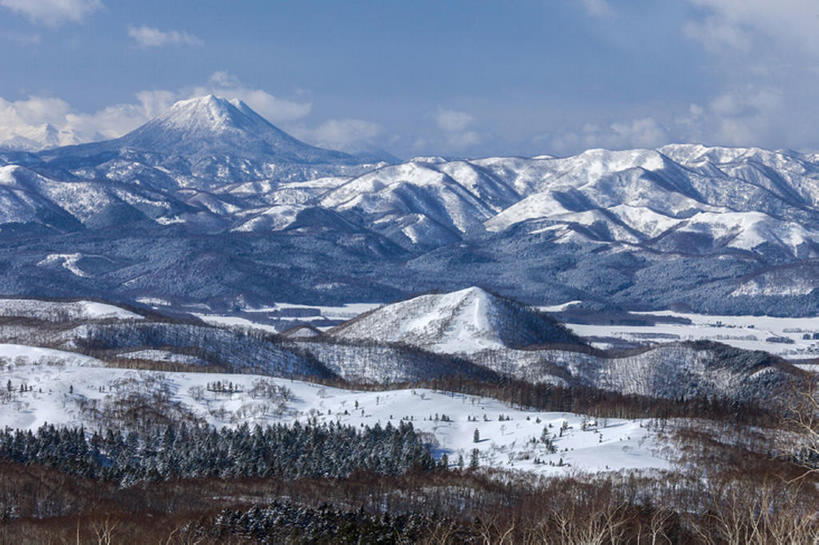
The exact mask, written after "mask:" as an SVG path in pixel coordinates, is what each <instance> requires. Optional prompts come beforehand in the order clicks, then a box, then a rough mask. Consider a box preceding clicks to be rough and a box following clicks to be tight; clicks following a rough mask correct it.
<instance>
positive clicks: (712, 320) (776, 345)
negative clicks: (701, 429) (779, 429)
mask: <svg viewBox="0 0 819 545" xmlns="http://www.w3.org/2000/svg"><path fill="white" fill-rule="evenodd" d="M634 314H644V315H653V316H677V317H682V318H688V319H689V320H691V323H690V324H673V323H661V324H657V325H654V326H626V325H586V324H571V323H567V324H566V325H567V326H568V327H569V328H570V329H571V330H572V331H574V332H575V333H576V334H578V335H580V336H581V337H615V338H619V339H624V340H627V341H632V342H669V341H677V340H682V341H688V340H701V339H707V340H712V341H719V342H721V343H725V344H728V345H731V346H735V347H737V348H743V349H746V350H764V351H765V352H770V353H771V354H776V355H779V356H782V357H785V358H788V359H806V358H817V357H819V339H813V335H814V334H815V333H819V317H816V318H775V317H771V316H717V315H710V314H688V313H680V312H673V311H670V310H665V311H653V312H635V313H634ZM806 334H807V335H809V336H810V337H811V338H810V339H804V338H803V337H804V336H805V335H806ZM771 337H774V338H780V339H783V338H787V339H790V340H792V341H793V343H785V342H770V341H768V340H767V339H769V338H771ZM593 344H595V345H596V346H598V347H599V348H607V347H608V343H605V342H600V343H593Z"/></svg>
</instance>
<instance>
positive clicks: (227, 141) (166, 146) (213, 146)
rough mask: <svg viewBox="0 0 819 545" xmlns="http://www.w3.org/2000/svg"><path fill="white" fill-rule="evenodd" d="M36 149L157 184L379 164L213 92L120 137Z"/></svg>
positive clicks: (207, 184) (63, 164) (95, 172)
mask: <svg viewBox="0 0 819 545" xmlns="http://www.w3.org/2000/svg"><path fill="white" fill-rule="evenodd" d="M39 157H40V158H42V159H43V160H44V161H45V162H46V163H48V165H49V166H51V167H52V168H58V169H66V170H69V171H70V172H71V173H73V174H75V175H77V176H81V177H83V178H89V177H94V178H108V179H113V180H117V181H122V182H130V183H143V184H144V183H152V185H154V186H157V185H159V186H160V187H162V188H164V189H178V188H180V187H197V188H200V189H208V190H210V189H213V188H215V187H217V186H221V185H225V184H228V183H234V182H245V181H255V180H264V179H274V180H276V181H279V182H281V181H301V180H312V179H315V178H318V177H321V176H324V175H339V174H342V175H346V174H360V173H363V172H365V171H366V170H369V169H372V168H374V167H376V166H380V165H373V164H369V165H367V166H366V167H365V166H362V165H363V164H365V163H367V160H365V159H361V158H359V157H356V156H354V155H349V154H347V153H343V152H340V151H333V150H328V149H323V148H319V147H316V146H311V145H310V144H307V143H305V142H302V141H300V140H297V139H296V138H293V137H292V136H290V135H289V134H287V133H286V132H284V131H283V130H281V129H279V128H278V127H276V126H274V125H273V124H272V123H270V122H269V121H267V120H266V119H265V118H263V117H262V116H260V115H259V114H258V113H256V112H255V111H253V109H251V108H250V107H249V106H248V105H247V104H245V103H244V102H242V101H240V100H236V99H226V98H221V97H216V96H213V95H207V96H203V97H196V98H191V99H188V100H182V101H179V102H177V103H175V104H174V105H173V106H171V108H170V109H169V110H168V111H167V112H165V113H163V114H161V115H160V116H158V117H156V118H154V119H152V120H151V121H148V122H147V123H145V124H144V125H142V126H141V127H139V128H137V129H135V130H133V131H131V132H129V133H128V134H126V135H124V136H122V137H120V138H116V139H114V140H107V141H103V142H94V143H91V144H82V145H79V146H68V147H64V148H57V149H54V150H46V151H43V152H41V153H40V154H39Z"/></svg>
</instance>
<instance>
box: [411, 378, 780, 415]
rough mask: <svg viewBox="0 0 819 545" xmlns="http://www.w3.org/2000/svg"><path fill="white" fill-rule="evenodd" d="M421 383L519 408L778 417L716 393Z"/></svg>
mask: <svg viewBox="0 0 819 545" xmlns="http://www.w3.org/2000/svg"><path fill="white" fill-rule="evenodd" d="M425 386H427V387H429V388H431V389H435V390H442V391H450V392H458V393H463V394H469V395H479V396H484V397H492V398H495V399H499V400H502V401H505V402H507V403H510V404H512V405H515V406H518V407H521V408H532V409H537V410H542V411H550V412H551V411H554V412H572V413H579V414H588V415H591V416H596V417H606V418H627V419H633V418H659V419H667V418H706V419H710V420H728V421H732V422H740V423H744V424H755V425H776V424H778V423H779V422H780V421H781V415H779V414H777V413H775V412H773V411H771V410H768V409H766V408H763V407H760V406H758V405H755V404H753V403H742V402H738V401H733V400H727V399H723V398H717V397H712V398H706V397H694V398H679V399H665V398H655V397H647V396H641V395H636V394H621V393H618V392H612V391H608V390H601V389H598V388H590V387H586V386H572V387H561V386H555V385H552V384H531V383H529V382H525V381H522V380H515V379H506V380H503V381H500V382H497V383H491V382H482V381H471V380H467V379H463V378H462V377H445V378H441V379H436V380H431V381H428V382H427V383H425Z"/></svg>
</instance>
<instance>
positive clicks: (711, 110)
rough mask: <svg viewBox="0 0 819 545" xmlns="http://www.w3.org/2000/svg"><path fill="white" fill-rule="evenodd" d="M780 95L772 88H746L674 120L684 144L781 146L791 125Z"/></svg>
mask: <svg viewBox="0 0 819 545" xmlns="http://www.w3.org/2000/svg"><path fill="white" fill-rule="evenodd" d="M785 114H786V112H785V99H784V96H783V94H782V92H781V91H780V90H778V89H773V88H762V89H757V88H753V87H746V88H744V89H741V90H736V91H732V92H727V93H723V94H721V95H719V96H717V97H715V98H713V99H712V100H711V101H709V102H708V104H705V105H703V106H701V105H697V104H692V105H691V106H690V107H689V111H688V112H687V114H686V115H683V116H681V117H680V118H678V119H677V123H678V126H679V132H680V133H681V134H683V135H684V137H685V139H686V140H696V141H704V142H706V143H716V144H725V145H734V146H749V145H765V144H766V143H769V142H775V141H779V142H780V145H782V144H781V142H782V140H781V139H783V138H785V136H786V133H787V132H788V129H787V126H789V125H792V123H790V122H789V121H788V120H787V116H786V115H785Z"/></svg>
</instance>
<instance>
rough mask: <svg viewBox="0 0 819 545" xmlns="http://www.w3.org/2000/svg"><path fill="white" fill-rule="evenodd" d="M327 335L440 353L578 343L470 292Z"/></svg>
mask: <svg viewBox="0 0 819 545" xmlns="http://www.w3.org/2000/svg"><path fill="white" fill-rule="evenodd" d="M330 334H331V335H332V336H334V337H338V338H342V339H347V340H374V341H377V342H385V343H401V344H408V345H412V346H418V347H423V348H425V349H426V350H431V351H433V352H442V353H474V352H480V351H482V350H493V349H499V348H504V347H507V348H511V347H523V346H530V345H538V344H551V343H560V344H563V343H566V344H577V343H580V341H579V339H577V337H575V336H574V335H573V334H572V333H571V332H569V331H568V330H567V329H565V328H564V327H563V326H561V325H560V324H559V323H558V322H556V321H555V320H554V319H553V318H551V317H549V316H547V315H545V314H543V313H540V312H538V311H537V310H535V309H532V308H529V307H527V306H526V305H523V304H521V303H519V302H517V301H514V300H511V299H507V298H505V297H501V296H498V295H494V294H492V293H490V292H488V291H486V290H484V289H481V288H479V287H475V286H473V287H469V288H466V289H462V290H459V291H454V292H450V293H443V294H429V295H421V296H419V297H415V298H413V299H409V300H407V301H402V302H399V303H393V304H391V305H386V306H383V307H381V308H379V309H377V310H374V311H373V312H370V313H368V314H364V315H362V316H360V317H358V318H355V319H353V320H351V321H349V322H347V323H344V324H341V325H340V326H338V327H336V328H334V329H332V330H331V331H330Z"/></svg>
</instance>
